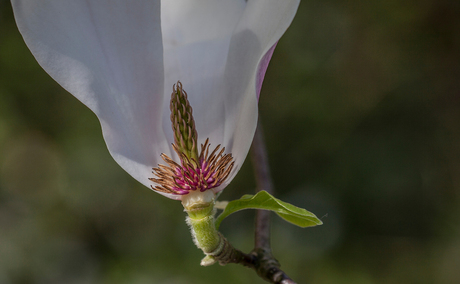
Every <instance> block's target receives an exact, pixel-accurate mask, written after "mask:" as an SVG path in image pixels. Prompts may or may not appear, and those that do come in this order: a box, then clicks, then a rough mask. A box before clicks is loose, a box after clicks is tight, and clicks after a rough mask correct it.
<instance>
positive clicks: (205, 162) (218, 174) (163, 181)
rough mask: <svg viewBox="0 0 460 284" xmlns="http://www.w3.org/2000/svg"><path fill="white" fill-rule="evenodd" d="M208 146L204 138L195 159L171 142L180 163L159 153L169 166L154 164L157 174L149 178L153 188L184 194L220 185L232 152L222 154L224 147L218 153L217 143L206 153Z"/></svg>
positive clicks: (227, 170)
mask: <svg viewBox="0 0 460 284" xmlns="http://www.w3.org/2000/svg"><path fill="white" fill-rule="evenodd" d="M209 146H210V145H209V139H206V142H205V143H204V145H203V144H201V153H200V156H199V157H198V161H194V160H190V159H189V158H188V157H187V156H186V155H185V154H184V153H181V152H179V151H178V148H177V146H176V145H175V144H173V147H174V150H175V151H176V153H177V154H178V155H179V156H180V157H181V164H180V165H179V164H178V163H176V162H174V161H173V160H172V159H171V158H169V157H168V156H167V155H165V154H162V155H161V157H162V158H163V160H164V161H165V162H166V163H167V164H168V166H164V165H158V168H153V174H154V175H155V176H157V178H150V180H151V181H153V182H155V183H157V184H158V185H157V186H155V187H153V186H152V188H153V189H154V190H158V191H161V192H166V193H172V194H178V195H184V194H187V193H189V192H190V191H196V190H199V191H201V192H204V191H206V190H208V189H212V188H216V187H218V186H220V185H221V184H222V183H223V182H224V181H225V180H226V179H227V177H228V175H229V174H230V172H231V171H232V169H233V165H234V161H233V157H232V154H225V155H223V153H224V151H225V147H224V148H222V149H221V150H220V151H219V153H217V151H218V150H219V148H220V145H218V146H217V147H216V148H215V149H214V151H212V152H211V153H209ZM195 164H197V165H198V166H195Z"/></svg>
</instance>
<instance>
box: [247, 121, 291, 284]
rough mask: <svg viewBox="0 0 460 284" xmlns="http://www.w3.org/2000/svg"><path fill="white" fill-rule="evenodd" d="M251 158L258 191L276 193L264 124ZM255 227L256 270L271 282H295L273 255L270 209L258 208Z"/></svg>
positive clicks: (289, 283)
mask: <svg viewBox="0 0 460 284" xmlns="http://www.w3.org/2000/svg"><path fill="white" fill-rule="evenodd" d="M251 159H252V164H253V167H254V175H255V176H256V183H257V188H256V191H257V192H259V191H261V190H265V191H267V192H268V193H270V194H273V193H274V186H273V181H272V178H271V175H270V167H269V165H268V155H267V149H266V147H265V140H264V136H263V132H262V125H261V123H260V119H259V123H258V125H257V130H256V133H255V136H254V140H253V142H252V147H251ZM255 226H256V229H255V247H254V250H253V251H252V252H251V254H252V255H254V256H255V257H256V267H255V269H256V271H257V274H258V275H259V276H260V277H262V278H263V279H265V280H267V281H268V282H271V283H280V284H295V282H294V281H293V280H292V279H290V278H289V276H287V275H286V273H284V271H282V270H281V269H280V264H279V262H278V261H277V260H276V259H275V258H274V257H273V255H272V252H271V247H270V211H267V210H257V213H256V225H255Z"/></svg>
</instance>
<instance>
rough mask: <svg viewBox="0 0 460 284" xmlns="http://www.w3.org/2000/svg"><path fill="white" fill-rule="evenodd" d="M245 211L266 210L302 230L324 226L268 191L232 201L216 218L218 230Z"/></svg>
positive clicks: (311, 215) (310, 214) (318, 220)
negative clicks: (236, 214) (231, 217)
mask: <svg viewBox="0 0 460 284" xmlns="http://www.w3.org/2000/svg"><path fill="white" fill-rule="evenodd" d="M243 209H264V210H270V211H273V212H275V213H276V214H278V216H280V217H281V218H283V219H284V220H286V221H288V222H289V223H292V224H294V225H297V226H299V227H302V228H306V227H312V226H317V225H321V224H323V222H321V220H320V219H318V218H317V217H316V216H315V214H313V213H311V212H309V211H307V210H305V209H303V208H299V207H296V206H294V205H292V204H289V203H286V202H284V201H281V200H279V199H277V198H275V197H273V196H271V195H270V194H269V193H268V192H266V191H259V192H258V193H257V194H256V195H249V194H246V195H244V196H243V197H241V198H240V199H237V200H233V201H230V202H229V203H228V204H227V206H226V207H225V209H224V211H223V212H222V213H221V214H220V215H219V216H218V217H217V218H216V223H215V224H216V228H217V229H219V226H220V223H221V222H222V220H224V219H225V218H226V217H227V216H228V215H230V214H232V213H235V212H237V211H240V210H243Z"/></svg>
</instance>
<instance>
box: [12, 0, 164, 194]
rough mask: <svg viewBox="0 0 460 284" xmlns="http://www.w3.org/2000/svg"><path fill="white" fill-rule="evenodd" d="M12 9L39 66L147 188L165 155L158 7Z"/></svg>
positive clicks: (51, 0)
mask: <svg viewBox="0 0 460 284" xmlns="http://www.w3.org/2000/svg"><path fill="white" fill-rule="evenodd" d="M12 4H13V9H14V13H15V18H16V22H17V24H18V27H19V29H20V31H21V33H22V35H23V37H24V40H25V41H26V43H27V45H28V47H29V48H30V50H31V51H32V53H33V54H34V56H35V58H36V59H37V61H38V62H39V64H40V65H41V66H42V67H43V68H44V69H45V70H46V72H48V73H49V74H50V75H51V76H52V77H53V78H54V79H55V80H56V81H57V82H58V83H59V84H61V85H62V86H63V87H64V88H65V89H66V90H67V91H69V92H70V93H72V94H73V95H74V96H75V97H77V98H78V99H79V100H81V101H82V102H83V103H84V104H85V105H87V106H88V107H89V108H90V109H91V110H92V111H93V112H94V113H95V114H96V115H97V117H98V118H99V120H100V122H101V125H102V130H103V134H104V138H105V141H106V143H107V146H108V149H109V151H110V153H111V154H112V156H113V157H114V159H115V160H116V161H117V162H118V163H119V164H120V165H121V167H123V168H124V169H125V170H126V171H127V172H128V173H129V174H131V175H132V176H133V177H134V178H135V179H137V180H138V181H140V182H141V183H143V184H144V185H146V186H149V187H150V184H151V183H150V181H149V180H148V179H147V178H148V177H150V176H152V174H151V168H152V167H153V166H157V164H159V163H163V161H162V160H161V158H160V154H161V152H165V153H166V154H169V155H170V153H168V151H169V149H170V148H169V146H168V144H169V143H168V142H167V141H166V138H165V134H164V133H163V127H162V125H163V123H162V121H161V120H162V114H163V111H164V109H163V100H164V97H163V94H164V88H163V81H164V76H163V56H162V54H163V47H162V39H161V24H160V1H159V0H157V1H152V0H145V1H135V2H129V1H125V0H104V1H102V0H97V1H75V0H59V1H55V0H33V1H32V0H29V1H26V0H23V1H22V0H13V1H12ZM165 111H169V110H168V109H166V110H165ZM169 197H171V196H169Z"/></svg>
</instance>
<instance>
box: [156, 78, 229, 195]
mask: <svg viewBox="0 0 460 284" xmlns="http://www.w3.org/2000/svg"><path fill="white" fill-rule="evenodd" d="M170 108H171V122H172V128H173V132H174V143H173V144H172V146H173V148H174V151H175V152H176V153H177V155H179V158H180V160H181V162H180V164H178V163H176V162H175V161H174V160H172V159H171V158H170V157H168V156H167V155H165V154H161V158H162V159H163V160H164V161H165V162H166V164H167V166H164V165H158V167H157V168H153V174H154V175H155V176H156V178H149V180H151V181H153V182H155V183H157V184H158V185H157V186H155V187H154V186H152V189H154V190H157V191H161V192H166V193H172V194H178V195H184V194H188V193H189V192H191V191H198V190H199V191H200V192H204V191H206V190H208V189H212V188H216V187H218V186H220V185H221V184H222V183H223V182H224V181H225V180H226V179H227V177H228V175H229V174H230V172H231V171H232V169H233V165H234V161H233V157H232V154H225V155H224V154H223V153H224V151H225V147H223V148H222V149H221V150H220V151H219V153H217V151H218V150H219V149H220V145H217V147H216V148H215V149H214V150H213V151H212V152H211V153H209V146H210V145H209V138H208V139H206V142H205V143H204V145H203V144H201V152H200V154H199V155H198V150H197V140H198V134H197V131H196V128H195V120H194V119H193V115H192V107H191V106H190V103H189V101H188V98H187V93H186V92H185V91H184V90H183V89H182V84H181V83H180V82H179V81H178V82H177V88H176V85H174V86H173V93H172V94H171V103H170Z"/></svg>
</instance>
